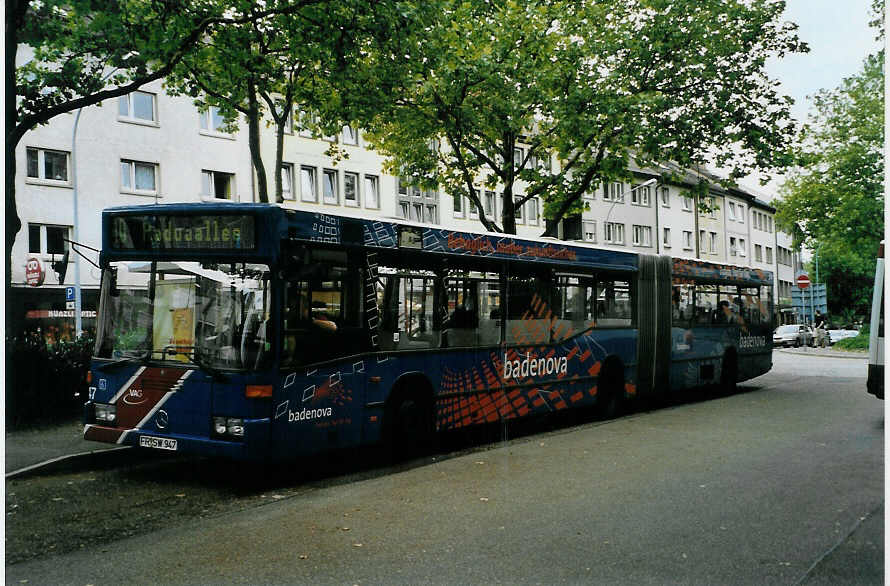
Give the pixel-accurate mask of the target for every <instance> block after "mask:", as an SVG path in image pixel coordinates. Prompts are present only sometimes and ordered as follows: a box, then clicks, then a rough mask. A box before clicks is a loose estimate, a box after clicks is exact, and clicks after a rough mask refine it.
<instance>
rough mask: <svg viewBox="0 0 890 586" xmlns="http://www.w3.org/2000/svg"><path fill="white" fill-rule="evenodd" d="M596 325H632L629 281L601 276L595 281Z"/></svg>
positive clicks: (631, 300) (631, 299) (631, 301)
mask: <svg viewBox="0 0 890 586" xmlns="http://www.w3.org/2000/svg"><path fill="white" fill-rule="evenodd" d="M596 303H597V307H596V315H597V325H599V326H602V327H613V328H614V327H630V326H632V325H633V298H632V295H631V287H630V282H628V281H625V280H623V279H612V278H610V277H607V276H603V277H601V278H600V279H599V282H598V283H597V302H596Z"/></svg>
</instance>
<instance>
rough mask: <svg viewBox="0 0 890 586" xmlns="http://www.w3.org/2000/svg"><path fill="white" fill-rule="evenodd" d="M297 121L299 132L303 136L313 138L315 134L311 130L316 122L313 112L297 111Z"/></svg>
mask: <svg viewBox="0 0 890 586" xmlns="http://www.w3.org/2000/svg"><path fill="white" fill-rule="evenodd" d="M297 121H298V126H299V134H300V136H302V137H304V138H314V137H315V134H314V132H313V128H314V127H315V124H316V117H315V115H313V114H310V113H308V112H302V111H301V112H299V114H298V115H297Z"/></svg>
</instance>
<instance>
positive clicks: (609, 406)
mask: <svg viewBox="0 0 890 586" xmlns="http://www.w3.org/2000/svg"><path fill="white" fill-rule="evenodd" d="M622 372H623V369H622V368H621V365H620V364H619V363H618V362H617V361H606V364H605V366H603V370H602V374H600V382H599V391H598V393H599V397H597V402H598V403H599V409H598V411H599V414H600V417H602V418H603V419H614V418H615V417H618V416H619V415H621V408H622V406H623V403H624V402H623V400H622V399H623V395H624V376H623V375H622Z"/></svg>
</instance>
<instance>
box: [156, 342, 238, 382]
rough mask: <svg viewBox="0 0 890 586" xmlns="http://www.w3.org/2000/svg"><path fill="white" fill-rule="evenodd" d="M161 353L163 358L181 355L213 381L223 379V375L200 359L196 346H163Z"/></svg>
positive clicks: (199, 352)
mask: <svg viewBox="0 0 890 586" xmlns="http://www.w3.org/2000/svg"><path fill="white" fill-rule="evenodd" d="M188 350H191V352H188ZM161 352H162V355H163V356H176V355H177V354H181V355H182V356H185V357H186V358H188V359H189V361H191V362H192V364H195V365H196V366H197V367H198V368H200V369H201V370H203V371H205V372H206V373H207V374H209V375H210V376H211V377H213V379H214V380H223V379H224V377H223V374H222V372H221V371H220V370H219V369H217V368H216V367H213V366H210V364H209V363H207V362H205V361H204V359H203V358H201V351H200V350H199V349H198V348H197V347H196V346H165V347H164V349H163V350H162V351H161Z"/></svg>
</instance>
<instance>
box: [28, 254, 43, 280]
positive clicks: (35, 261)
mask: <svg viewBox="0 0 890 586" xmlns="http://www.w3.org/2000/svg"><path fill="white" fill-rule="evenodd" d="M45 277H46V271H45V270H44V268H43V263H41V262H40V259H39V258H35V257H33V256H32V257H30V258H29V259H28V261H27V262H26V263H25V282H26V283H28V284H29V285H31V286H32V287H39V286H41V285H43V279H44V278H45Z"/></svg>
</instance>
